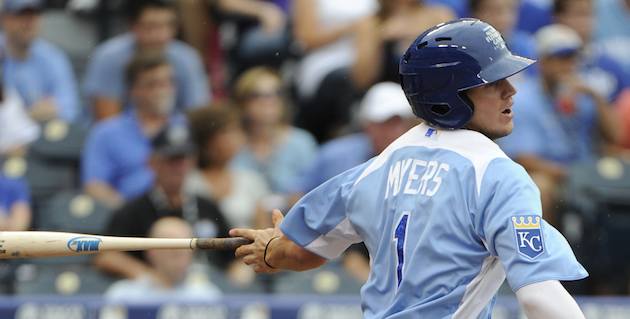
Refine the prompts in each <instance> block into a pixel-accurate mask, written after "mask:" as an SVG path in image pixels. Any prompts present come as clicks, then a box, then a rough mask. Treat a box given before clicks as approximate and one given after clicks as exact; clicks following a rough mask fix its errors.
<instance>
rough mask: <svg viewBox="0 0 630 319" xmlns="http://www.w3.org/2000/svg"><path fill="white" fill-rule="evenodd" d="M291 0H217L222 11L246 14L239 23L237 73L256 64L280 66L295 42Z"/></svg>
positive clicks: (218, 7) (229, 13) (237, 14)
mask: <svg viewBox="0 0 630 319" xmlns="http://www.w3.org/2000/svg"><path fill="white" fill-rule="evenodd" d="M290 2H291V0H216V8H217V9H218V10H219V11H220V12H221V13H222V14H228V15H236V16H238V17H242V18H245V19H244V20H245V21H243V23H239V26H240V29H241V31H240V32H239V36H238V42H237V43H236V48H235V53H236V56H235V57H234V58H235V60H236V68H237V70H235V71H236V72H235V73H236V74H240V73H241V72H242V71H244V70H245V69H247V68H250V67H253V66H255V65H270V66H276V67H279V66H280V63H281V62H282V61H283V60H284V58H286V57H287V55H288V50H289V45H290V42H291V35H290V33H291V32H290V30H289V27H288V23H289V14H290V12H289V9H290V8H289V5H290Z"/></svg>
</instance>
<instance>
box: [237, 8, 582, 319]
mask: <svg viewBox="0 0 630 319" xmlns="http://www.w3.org/2000/svg"><path fill="white" fill-rule="evenodd" d="M533 62H534V61H532V60H529V59H526V58H523V57H519V56H515V55H512V54H511V52H510V51H509V50H508V49H507V47H506V45H505V42H504V41H503V39H502V37H501V35H500V34H499V33H498V32H497V31H496V30H495V29H494V28H493V27H491V26H490V25H488V24H486V23H484V22H482V21H480V20H476V19H461V20H456V21H452V22H449V23H446V24H440V25H438V26H436V27H434V28H431V29H429V30H427V31H426V32H425V33H423V34H422V35H420V36H419V37H418V39H416V41H414V42H413V43H412V44H411V46H410V47H409V49H408V50H407V52H406V53H405V55H404V56H403V57H402V59H401V63H400V74H401V80H402V81H401V82H402V87H403V89H404V91H405V94H406V96H407V99H408V100H409V102H410V104H411V106H412V109H413V111H414V113H415V114H416V115H417V116H419V117H421V118H422V119H423V120H424V121H425V123H422V124H420V125H418V126H416V127H414V128H412V129H411V130H409V131H408V132H407V133H405V134H404V135H402V136H401V137H400V138H398V139H397V140H396V141H394V142H393V143H392V144H390V145H389V146H388V147H387V148H386V149H385V150H384V151H383V152H382V153H381V154H380V155H378V156H377V157H375V158H373V159H372V160H370V161H368V162H366V163H364V164H362V165H359V166H357V167H355V168H353V169H350V170H348V171H346V172H344V173H342V174H340V175H338V176H336V177H335V178H333V179H331V180H329V181H328V182H326V183H324V184H323V185H321V186H320V187H318V188H316V189H315V190H313V191H312V192H310V193H309V194H307V195H306V196H305V197H303V198H302V200H301V201H300V202H298V203H297V204H296V205H295V206H294V207H293V208H292V209H291V211H289V213H288V214H287V217H286V218H285V219H284V220H283V218H282V214H281V213H280V212H279V211H274V216H273V221H274V225H275V228H270V229H265V230H252V229H234V230H232V231H231V232H230V234H231V235H233V236H244V237H247V238H249V239H251V240H253V243H252V244H249V245H244V246H241V247H239V248H238V249H237V251H236V255H237V256H242V257H243V261H244V262H245V263H246V264H249V265H252V266H253V268H254V270H256V271H258V272H275V271H278V270H279V269H292V270H305V269H309V268H313V267H317V266H320V265H322V264H323V263H325V262H326V260H327V259H331V258H335V257H336V256H338V255H339V254H340V253H341V252H343V250H345V249H346V247H348V246H349V245H350V244H352V243H355V242H359V241H363V242H364V243H365V245H366V247H367V248H368V251H369V253H370V259H371V266H372V269H371V273H370V277H369V279H368V281H367V283H366V284H365V286H364V287H363V288H362V289H361V295H362V301H363V302H362V307H363V315H364V318H368V319H372V318H391V319H394V318H431V319H438V318H490V316H491V314H492V306H493V304H494V295H495V293H496V291H497V289H498V288H499V287H500V285H501V284H502V282H503V281H504V279H506V278H507V281H508V284H509V285H510V287H511V288H512V289H513V290H514V291H515V292H516V296H517V298H518V301H519V303H520V304H521V306H522V307H523V309H524V311H525V314H526V315H527V317H528V318H529V319H542V318H546V319H549V318H567V319H569V318H584V315H583V314H582V312H581V310H580V309H579V307H578V306H577V304H576V302H575V300H573V298H572V297H571V296H570V295H569V294H568V293H567V291H566V290H565V289H564V288H563V287H562V285H561V284H560V283H559V282H558V281H559V280H576V279H580V278H584V277H585V276H586V275H587V273H586V271H585V270H584V268H583V267H582V266H581V265H580V264H579V263H578V262H577V261H576V259H575V256H574V255H573V252H572V251H571V247H569V245H568V243H567V242H566V240H565V239H564V237H562V235H561V234H560V233H559V232H558V231H557V230H556V229H555V228H553V227H552V226H551V225H549V224H547V223H546V222H545V221H544V220H543V219H542V209H541V205H540V197H539V196H540V193H539V192H538V189H537V188H536V186H535V185H534V183H533V182H532V180H531V179H530V178H529V176H528V175H527V173H526V172H525V170H524V169H523V168H522V167H521V166H519V165H518V164H516V163H515V162H513V161H512V160H510V159H509V158H508V157H507V156H506V155H505V154H504V153H503V152H502V151H501V150H500V149H499V147H498V146H497V145H496V144H495V143H494V142H493V139H496V138H499V137H502V136H506V135H508V134H510V132H511V130H512V96H513V95H514V94H515V93H516V91H515V89H514V87H512V85H511V84H510V82H509V81H508V80H507V79H506V78H507V77H509V76H511V75H513V74H515V73H518V72H520V71H522V70H523V69H525V68H526V67H527V66H529V65H531V64H532V63H533Z"/></svg>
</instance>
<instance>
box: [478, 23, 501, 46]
mask: <svg viewBox="0 0 630 319" xmlns="http://www.w3.org/2000/svg"><path fill="white" fill-rule="evenodd" d="M483 31H484V32H485V33H486V42H488V43H491V44H492V45H494V49H495V50H503V49H505V41H503V37H501V34H500V33H499V31H497V30H496V29H495V28H493V27H492V26H487V27H485V28H484V29H483Z"/></svg>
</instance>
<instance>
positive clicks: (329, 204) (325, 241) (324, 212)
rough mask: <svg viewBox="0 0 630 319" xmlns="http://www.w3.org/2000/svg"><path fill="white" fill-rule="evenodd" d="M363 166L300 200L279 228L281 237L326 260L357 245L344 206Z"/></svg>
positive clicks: (333, 179) (356, 237) (355, 235)
mask: <svg viewBox="0 0 630 319" xmlns="http://www.w3.org/2000/svg"><path fill="white" fill-rule="evenodd" d="M364 165H365V164H364ZM364 165H360V166H357V167H355V168H353V169H350V170H348V171H346V172H344V173H342V174H340V175H337V176H336V177H334V178H332V179H330V180H329V181H327V182H325V183H323V184H322V185H320V186H319V187H317V188H315V189H314V190H312V191H311V192H309V193H308V194H306V195H305V196H304V197H302V199H301V200H300V201H299V202H298V203H296V204H295V205H294V206H293V208H292V209H291V210H290V211H289V213H288V214H287V216H286V218H285V219H284V221H283V222H282V224H281V225H280V227H281V229H282V232H283V233H284V234H285V236H287V237H288V238H289V239H291V240H292V241H294V242H295V243H296V244H298V245H300V246H302V247H304V248H306V249H307V250H309V251H311V252H313V253H315V254H317V255H319V256H321V257H324V258H327V259H333V258H336V257H338V256H339V255H341V253H343V252H344V251H345V250H346V248H348V247H349V246H350V245H352V244H354V243H357V242H360V241H361V238H360V237H359V235H358V234H357V233H356V231H355V230H354V227H353V226H352V224H351V222H350V220H349V219H348V217H347V211H346V203H347V200H348V197H349V196H350V193H351V192H352V188H353V185H354V181H355V179H356V178H357V177H358V175H359V174H360V173H361V171H362V170H363V168H364Z"/></svg>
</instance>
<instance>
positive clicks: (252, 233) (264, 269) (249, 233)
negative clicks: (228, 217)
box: [230, 209, 284, 273]
mask: <svg viewBox="0 0 630 319" xmlns="http://www.w3.org/2000/svg"><path fill="white" fill-rule="evenodd" d="M271 219H272V221H273V228H267V229H246V228H235V229H232V230H230V236H233V237H238V236H241V237H245V238H247V239H250V240H252V241H253V242H252V243H251V244H249V245H243V246H241V247H239V248H238V249H236V253H235V254H236V257H242V258H243V262H244V263H245V264H247V265H250V266H251V267H252V268H253V269H254V271H256V272H257V273H273V272H277V271H279V269H277V268H271V267H269V266H268V265H267V263H265V260H264V255H265V247H267V244H268V243H269V241H270V240H271V239H272V238H274V237H282V236H283V234H282V231H281V230H280V223H282V220H283V219H284V216H283V215H282V213H281V212H280V211H279V210H277V209H274V210H273V212H272V217H271ZM277 240H278V239H274V241H277ZM270 246H273V243H271V245H270ZM268 249H269V250H271V247H270V248H268ZM267 253H268V254H269V251H268V252H267ZM272 266H273V265H272Z"/></svg>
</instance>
